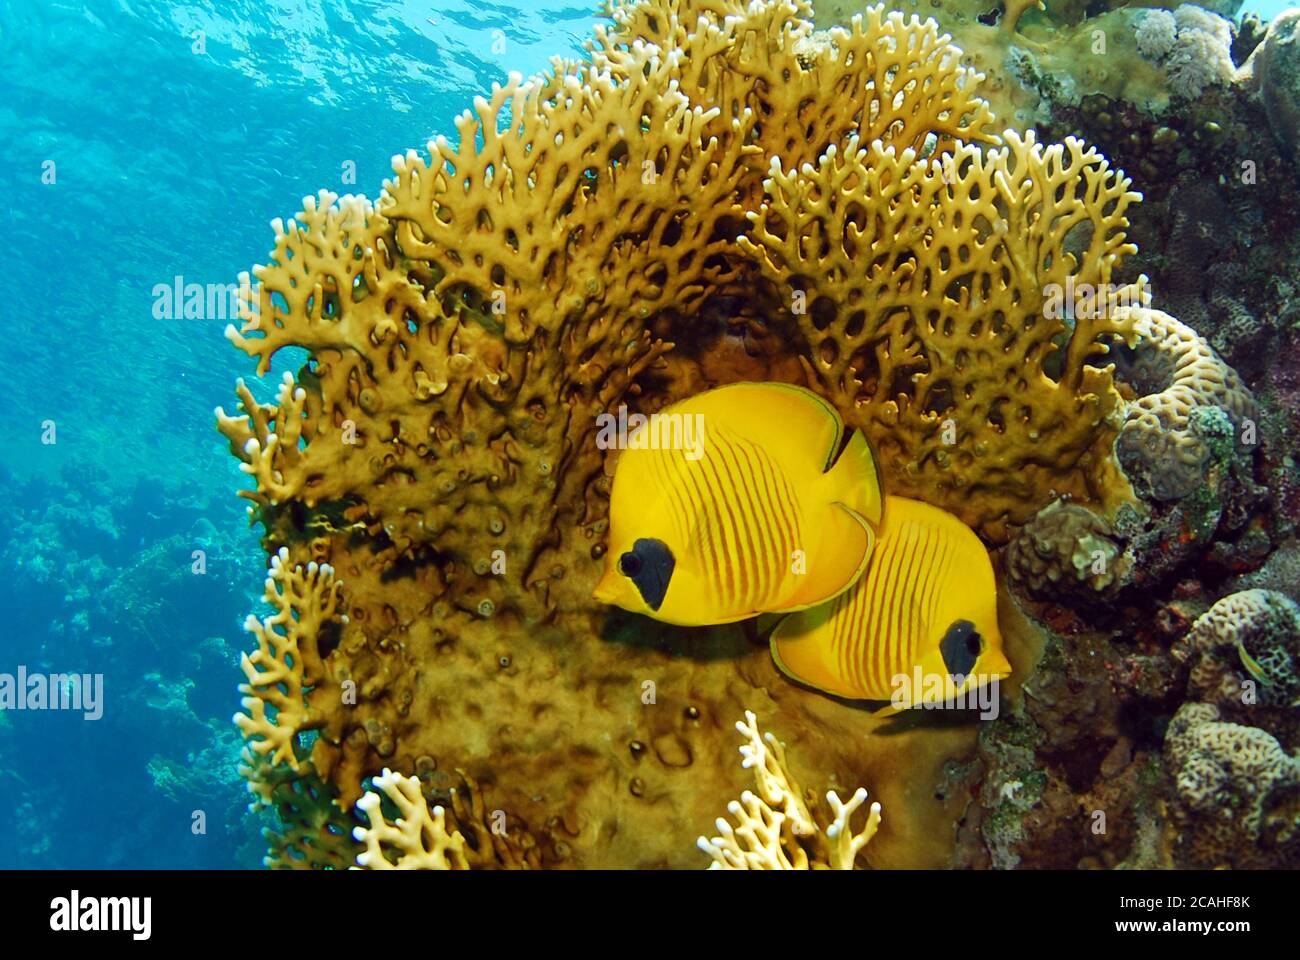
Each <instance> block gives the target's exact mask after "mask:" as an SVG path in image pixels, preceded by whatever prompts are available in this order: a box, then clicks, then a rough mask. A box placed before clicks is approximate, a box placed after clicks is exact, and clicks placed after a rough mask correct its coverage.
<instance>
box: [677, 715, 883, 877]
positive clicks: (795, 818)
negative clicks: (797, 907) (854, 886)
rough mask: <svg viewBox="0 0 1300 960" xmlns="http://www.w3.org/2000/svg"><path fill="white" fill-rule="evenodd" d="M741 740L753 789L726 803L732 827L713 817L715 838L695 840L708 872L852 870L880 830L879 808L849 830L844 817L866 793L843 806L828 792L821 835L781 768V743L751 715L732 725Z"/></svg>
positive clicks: (859, 793) (875, 805)
mask: <svg viewBox="0 0 1300 960" xmlns="http://www.w3.org/2000/svg"><path fill="white" fill-rule="evenodd" d="M736 729H737V730H738V731H740V733H741V735H742V736H744V737H745V738H746V742H745V743H744V744H743V745H742V746H741V748H740V755H741V757H743V758H744V759H743V761H742V763H741V766H743V767H745V768H746V769H748V770H752V771H753V772H754V783H755V790H756V791H757V792H753V791H749V790H746V791H745V792H744V793H742V794H741V795H740V800H739V801H735V800H733V801H732V802H731V803H729V804H728V805H727V811H728V812H729V813H730V814H731V815H732V817H733V818H735V821H736V824H735V826H732V824H730V823H728V822H727V821H726V820H724V819H722V818H719V819H718V821H717V828H718V833H719V834H720V836H717V837H714V838H713V839H711V840H710V839H706V838H705V837H700V839H699V841H698V846H699V848H700V849H701V850H703V851H704V852H705V853H707V854H708V855H709V856H710V857H712V858H713V863H711V864H710V865H709V869H710V870H808V869H820V868H830V869H835V870H852V869H853V868H854V866H855V865H856V862H857V857H858V854H859V853H860V852H861V851H862V849H863V848H864V847H865V846H866V845H867V844H868V843H870V842H871V839H872V837H874V836H875V835H876V830H877V829H879V827H880V804H879V803H873V804H871V806H870V808H869V809H868V813H867V819H866V822H865V823H864V824H863V826H862V829H861V830H858V831H857V832H854V830H853V828H852V825H851V824H850V822H849V821H850V819H851V818H852V816H853V814H854V813H856V812H857V810H858V808H859V807H861V806H862V804H863V803H865V802H866V799H867V791H866V790H864V789H862V788H861V787H859V788H858V790H857V791H855V792H854V794H853V796H852V797H850V798H849V800H848V801H847V802H844V801H841V800H840V798H839V796H838V795H837V794H836V793H835V791H834V790H831V791H828V792H827V794H826V802H827V803H828V804H829V805H830V807H831V811H832V813H833V814H834V816H833V818H832V820H831V822H830V824H829V825H828V826H827V827H826V829H825V831H822V830H821V829H820V828H819V827H818V825H817V823H816V821H815V820H814V819H813V815H812V813H811V812H810V811H809V809H808V805H807V803H805V801H804V799H803V797H802V791H801V790H800V789H799V786H798V784H797V783H795V782H794V779H793V778H792V777H791V775H790V772H789V770H788V769H787V767H786V760H785V745H784V744H783V743H781V741H779V740H777V739H776V737H774V736H773V735H772V734H770V733H762V732H760V731H759V729H758V721H757V718H755V716H754V714H753V713H752V712H751V711H748V710H746V711H745V719H744V720H743V721H737V722H736Z"/></svg>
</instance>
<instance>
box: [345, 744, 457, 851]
mask: <svg viewBox="0 0 1300 960" xmlns="http://www.w3.org/2000/svg"><path fill="white" fill-rule="evenodd" d="M371 783H373V784H374V786H375V787H376V788H377V789H379V790H382V791H383V796H384V797H387V798H388V800H389V801H391V802H392V803H393V804H394V805H395V806H396V807H397V811H398V817H397V819H396V820H394V821H393V822H392V823H389V822H388V820H386V819H385V818H384V815H383V813H382V811H381V810H380V806H381V803H382V801H381V800H380V794H378V793H367V794H366V795H365V796H363V797H362V798H361V799H360V800H358V801H357V809H358V810H360V811H361V812H362V813H364V814H365V815H366V818H367V819H368V820H369V821H370V826H368V827H357V828H356V829H355V830H354V831H353V832H352V835H353V837H355V838H356V840H357V842H358V843H360V844H362V845H363V846H364V847H365V850H363V851H362V852H361V853H359V854H357V866H359V867H365V868H368V869H371V870H383V869H395V870H468V869H469V861H468V860H466V859H465V838H464V837H463V836H461V834H460V831H458V830H452V831H450V832H448V830H447V814H446V811H444V810H443V808H442V807H434V808H433V811H432V814H431V813H430V810H429V807H428V804H426V803H425V802H424V794H422V793H421V792H420V781H419V780H418V779H417V778H416V777H404V776H402V775H401V774H400V773H393V772H392V771H391V770H387V769H385V770H384V772H383V773H381V774H380V775H379V776H377V777H374V778H372V779H371ZM390 851H391V853H392V855H393V858H394V860H393V861H390V860H389V859H388V857H387V856H385V854H386V853H388V852H390Z"/></svg>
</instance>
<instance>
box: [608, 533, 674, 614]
mask: <svg viewBox="0 0 1300 960" xmlns="http://www.w3.org/2000/svg"><path fill="white" fill-rule="evenodd" d="M676 565H677V561H676V558H674V557H673V552H672V551H671V550H669V549H668V544H666V543H664V542H663V541H662V540H652V539H648V538H643V539H641V540H638V541H637V542H636V543H634V544H632V549H631V550H629V551H628V552H627V553H625V554H623V555H622V556H621V557H619V558H618V568H619V570H620V571H621V572H622V574H623V575H624V576H625V577H627V578H628V579H629V580H631V581H632V582H633V583H634V584H636V588H637V590H638V591H639V592H640V594H641V599H642V600H644V601H645V602H646V605H647V606H648V607H649V608H650V609H651V610H658V609H659V608H660V607H661V606H663V602H664V595H665V594H667V593H668V583H669V581H670V580H672V576H673V568H674V567H675V566H676Z"/></svg>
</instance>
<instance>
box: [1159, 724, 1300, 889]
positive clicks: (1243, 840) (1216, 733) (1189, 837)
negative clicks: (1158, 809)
mask: <svg viewBox="0 0 1300 960" xmlns="http://www.w3.org/2000/svg"><path fill="white" fill-rule="evenodd" d="M1165 759H1166V762H1168V764H1169V767H1170V770H1171V772H1172V774H1173V776H1174V782H1175V786H1176V790H1177V794H1178V799H1179V801H1180V805H1179V808H1178V818H1179V821H1180V824H1181V827H1182V830H1181V837H1182V845H1183V846H1184V847H1185V850H1186V856H1187V857H1188V858H1189V860H1190V863H1191V864H1192V865H1193V866H1197V867H1202V868H1204V867H1236V868H1242V867H1274V868H1277V867H1295V866H1296V865H1297V863H1300V826H1298V825H1300V759H1297V758H1296V757H1292V756H1289V755H1288V754H1287V752H1286V751H1285V750H1284V749H1282V746H1281V744H1279V743H1278V742H1277V740H1276V739H1275V738H1274V737H1273V736H1272V735H1270V734H1269V733H1268V732H1267V731H1264V730H1260V729H1258V728H1256V727H1250V726H1244V725H1241V724H1236V723H1225V722H1223V721H1222V720H1220V718H1219V710H1218V708H1217V707H1215V706H1214V705H1213V704H1208V703H1187V704H1184V705H1183V706H1182V707H1181V708H1180V709H1179V711H1178V713H1177V714H1176V715H1175V716H1174V719H1173V721H1172V722H1171V723H1170V725H1169V732H1168V733H1167V734H1166V737H1165Z"/></svg>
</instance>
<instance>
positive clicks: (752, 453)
mask: <svg viewBox="0 0 1300 960" xmlns="http://www.w3.org/2000/svg"><path fill="white" fill-rule="evenodd" d="M664 416H675V417H683V418H692V419H691V423H692V424H693V426H692V428H691V431H687V432H692V431H693V432H694V433H695V435H696V436H698V438H699V439H700V441H701V442H700V443H698V444H695V445H689V444H676V445H674V444H666V445H665V444H658V445H651V444H650V443H649V442H648V441H647V442H645V443H644V445H638V444H637V443H636V438H635V437H633V438H631V439H630V441H629V445H628V446H629V449H627V450H625V451H624V452H623V453H622V455H621V456H620V459H619V463H618V467H617V470H616V472H615V477H614V490H613V493H612V496H611V503H610V548H609V552H608V555H607V556H608V559H607V566H606V571H605V576H604V577H602V579H601V583H600V584H599V585H598V586H597V589H596V597H597V599H599V600H602V601H603V602H606V603H613V604H616V605H618V606H622V607H624V608H625V609H629V610H634V611H636V612H640V613H645V614H647V615H649V616H652V617H655V618H656V619H659V620H663V621H666V622H669V623H677V624H683V625H692V626H694V625H703V624H712V623H729V622H733V621H736V620H742V619H746V618H748V617H752V616H755V615H756V614H758V613H765V612H780V611H789V610H797V609H803V608H804V607H807V606H810V605H814V604H818V603H822V602H824V601H825V600H827V599H829V598H831V597H833V596H835V595H836V594H837V593H840V592H842V591H843V590H845V589H847V588H848V587H850V586H851V585H852V584H853V582H854V581H856V580H857V579H858V578H859V577H860V576H861V573H862V571H863V570H864V569H865V567H866V560H867V557H868V556H869V555H870V551H871V546H872V543H873V541H874V536H875V534H874V528H873V523H874V522H875V521H877V520H878V519H879V516H880V503H881V495H880V492H879V481H878V478H877V475H876V471H875V463H874V460H873V459H872V458H871V453H870V450H869V448H868V447H867V444H866V441H865V439H864V438H862V437H861V435H860V434H858V435H855V436H854V437H853V438H852V439H851V440H850V442H849V444H848V446H847V447H845V448H844V450H843V452H842V453H841V452H840V447H841V442H840V441H841V439H842V436H843V424H842V422H841V421H840V420H839V417H838V415H837V414H836V413H835V411H834V410H833V409H832V408H830V407H829V405H827V404H826V403H825V402H824V401H822V400H821V399H820V398H818V397H816V395H814V394H812V393H810V392H809V391H806V390H802V389H800V388H796V387H789V386H784V385H775V384H737V385H734V386H731V387H723V388H721V389H718V390H714V391H710V392H709V393H706V394H701V395H699V396H698V397H693V398H691V399H690V400H687V401H684V402H683V403H681V404H677V405H675V406H673V407H670V408H669V409H668V410H666V411H664ZM837 454H838V457H837V456H836V455H837ZM832 460H834V466H833V467H831V461H832ZM625 567H627V568H629V569H630V571H631V572H629V569H625Z"/></svg>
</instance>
